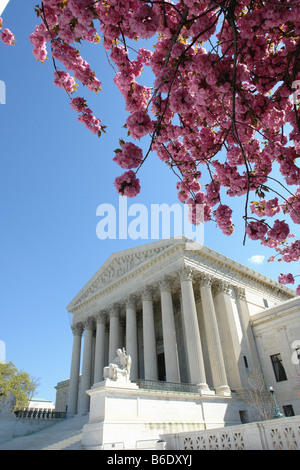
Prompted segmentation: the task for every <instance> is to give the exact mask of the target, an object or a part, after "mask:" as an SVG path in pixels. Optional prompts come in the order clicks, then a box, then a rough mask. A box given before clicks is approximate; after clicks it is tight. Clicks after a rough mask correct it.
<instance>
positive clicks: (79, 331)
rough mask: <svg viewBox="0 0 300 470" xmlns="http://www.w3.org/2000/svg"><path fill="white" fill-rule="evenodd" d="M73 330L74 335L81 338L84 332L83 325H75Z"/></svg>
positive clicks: (72, 327)
mask: <svg viewBox="0 0 300 470" xmlns="http://www.w3.org/2000/svg"><path fill="white" fill-rule="evenodd" d="M71 329H72V333H73V335H74V336H75V335H78V336H81V335H82V332H83V325H82V323H80V322H79V323H75V324H74V325H72V326H71Z"/></svg>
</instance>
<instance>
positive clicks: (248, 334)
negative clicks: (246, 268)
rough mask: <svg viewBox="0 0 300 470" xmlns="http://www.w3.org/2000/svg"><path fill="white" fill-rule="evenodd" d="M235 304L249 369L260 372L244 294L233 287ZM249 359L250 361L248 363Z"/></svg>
mask: <svg viewBox="0 0 300 470" xmlns="http://www.w3.org/2000/svg"><path fill="white" fill-rule="evenodd" d="M235 293H236V303H237V308H238V312H239V317H240V323H241V328H242V332H243V338H244V343H245V344H244V348H245V350H246V356H247V359H248V362H250V368H251V370H252V371H257V372H260V371H261V367H260V361H259V358H258V354H257V349H256V345H255V341H254V336H253V331H252V327H251V324H250V315H249V310H248V305H247V301H246V292H245V289H244V288H242V287H235ZM249 359H250V361H249Z"/></svg>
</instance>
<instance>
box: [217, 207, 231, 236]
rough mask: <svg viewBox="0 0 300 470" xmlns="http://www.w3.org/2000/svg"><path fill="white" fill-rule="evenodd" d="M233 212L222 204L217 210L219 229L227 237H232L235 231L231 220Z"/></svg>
mask: <svg viewBox="0 0 300 470" xmlns="http://www.w3.org/2000/svg"><path fill="white" fill-rule="evenodd" d="M231 215H232V210H231V209H230V207H229V206H226V205H225V204H220V205H219V206H218V208H217V210H216V221H217V224H218V227H219V228H220V229H221V230H222V232H223V233H224V234H225V235H231V234H232V233H233V231H234V229H233V223H232V220H231Z"/></svg>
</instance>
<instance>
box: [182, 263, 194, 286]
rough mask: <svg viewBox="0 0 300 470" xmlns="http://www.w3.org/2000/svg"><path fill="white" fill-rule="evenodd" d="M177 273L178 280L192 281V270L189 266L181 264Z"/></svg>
mask: <svg viewBox="0 0 300 470" xmlns="http://www.w3.org/2000/svg"><path fill="white" fill-rule="evenodd" d="M178 274H179V278H180V282H182V281H192V280H193V275H194V271H193V269H192V268H190V267H189V266H183V267H182V268H180V270H179V272H178Z"/></svg>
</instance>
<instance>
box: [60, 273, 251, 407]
mask: <svg viewBox="0 0 300 470" xmlns="http://www.w3.org/2000/svg"><path fill="white" fill-rule="evenodd" d="M179 276H180V287H181V307H182V325H183V333H184V342H185V351H186V355H187V358H186V359H187V361H186V362H187V367H188V376H189V381H190V383H194V384H198V387H199V390H202V391H203V390H209V387H208V385H207V379H206V371H205V365H204V358H203V347H202V343H201V331H200V328H199V318H198V314H197V310H196V303H195V296H194V290H193V272H192V271H191V269H189V268H187V267H183V268H182V269H181V270H180V272H179ZM199 283H200V295H201V302H202V310H203V319H204V327H205V334H206V340H207V348H208V356H209V362H210V369H211V375H212V380H213V386H214V388H215V390H216V393H218V394H220V393H222V394H229V393H230V388H229V385H228V377H227V372H226V367H225V360H224V355H223V349H224V347H222V342H221V337H220V332H219V326H218V323H220V321H221V319H219V318H217V313H216V309H215V303H214V299H213V295H212V283H213V279H212V278H211V277H209V276H206V275H200V277H199ZM214 285H216V284H214ZM220 286H221V284H220V282H219V291H218V292H217V294H218V295H217V297H218V301H217V302H218V303H217V304H216V305H218V306H219V310H222V318H223V322H225V323H226V324H229V325H230V324H231V326H233V325H232V322H233V312H232V308H230V307H231V304H230V303H229V302H230V298H229V296H228V298H226V290H225V289H224V286H223V287H222V286H221V288H220ZM159 288H160V299H161V311H162V328H163V341H164V356H165V368H166V379H167V381H168V382H177V383H179V382H180V381H181V380H180V368H179V358H178V350H177V340H176V330H175V321H174V311H173V302H172V289H171V279H170V278H168V277H165V278H163V279H162V280H160V282H159ZM141 296H142V316H143V343H144V376H145V379H151V380H157V379H158V370H157V354H156V338H155V325H154V312H153V293H152V290H151V288H150V287H145V288H144V289H143V291H142V292H141ZM125 304H126V353H127V354H129V355H130V356H131V358H132V368H131V380H135V379H137V378H138V342H137V320H136V302H135V297H134V296H129V297H128V298H127V299H126V301H125ZM246 306H247V305H246ZM243 308H244V305H243ZM119 313H120V312H119V309H118V307H117V306H111V307H110V308H109V310H108V315H109V356H108V359H109V363H110V362H112V361H113V359H114V358H115V355H116V350H117V349H118V348H120V346H121V342H120V333H119V332H120V325H119V321H120V315H119ZM244 316H246V313H245V311H244ZM245 321H246V319H245ZM105 322H106V314H105V313H104V312H103V313H102V312H100V313H99V314H98V315H97V316H96V317H95V318H89V319H88V320H87V321H86V322H85V324H84V325H75V326H73V334H74V341H73V352H72V363H71V374H70V385H69V402H68V413H69V414H70V415H73V414H75V413H76V412H77V411H78V412H79V413H80V414H84V413H86V412H88V409H89V397H88V395H87V394H86V390H88V389H89V388H90V386H91V383H97V382H99V381H101V380H103V368H104V366H105V365H106V364H104V357H105V348H104V344H105ZM95 323H96V343H95V353H94V354H95V363H94V377H93V378H92V376H91V373H92V350H93V347H92V344H93V331H94V325H95ZM83 328H84V331H85V335H84V348H83V359H82V377H81V387H80V389H81V394H80V396H78V382H79V373H80V350H81V335H82V331H83ZM233 331H235V329H233ZM225 343H226V344H225V346H227V347H228V348H229V351H230V353H232V354H234V355H235V356H238V355H239V354H240V351H239V350H238V338H234V335H233V336H232V335H231V334H230V335H228V338H226V337H225ZM235 349H236V350H235ZM237 359H238V358H237ZM231 362H232V357H231ZM231 375H232V377H234V375H235V376H236V377H235V379H236V381H237V382H239V374H238V371H237V370H236V369H235V370H234V373H231Z"/></svg>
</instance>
